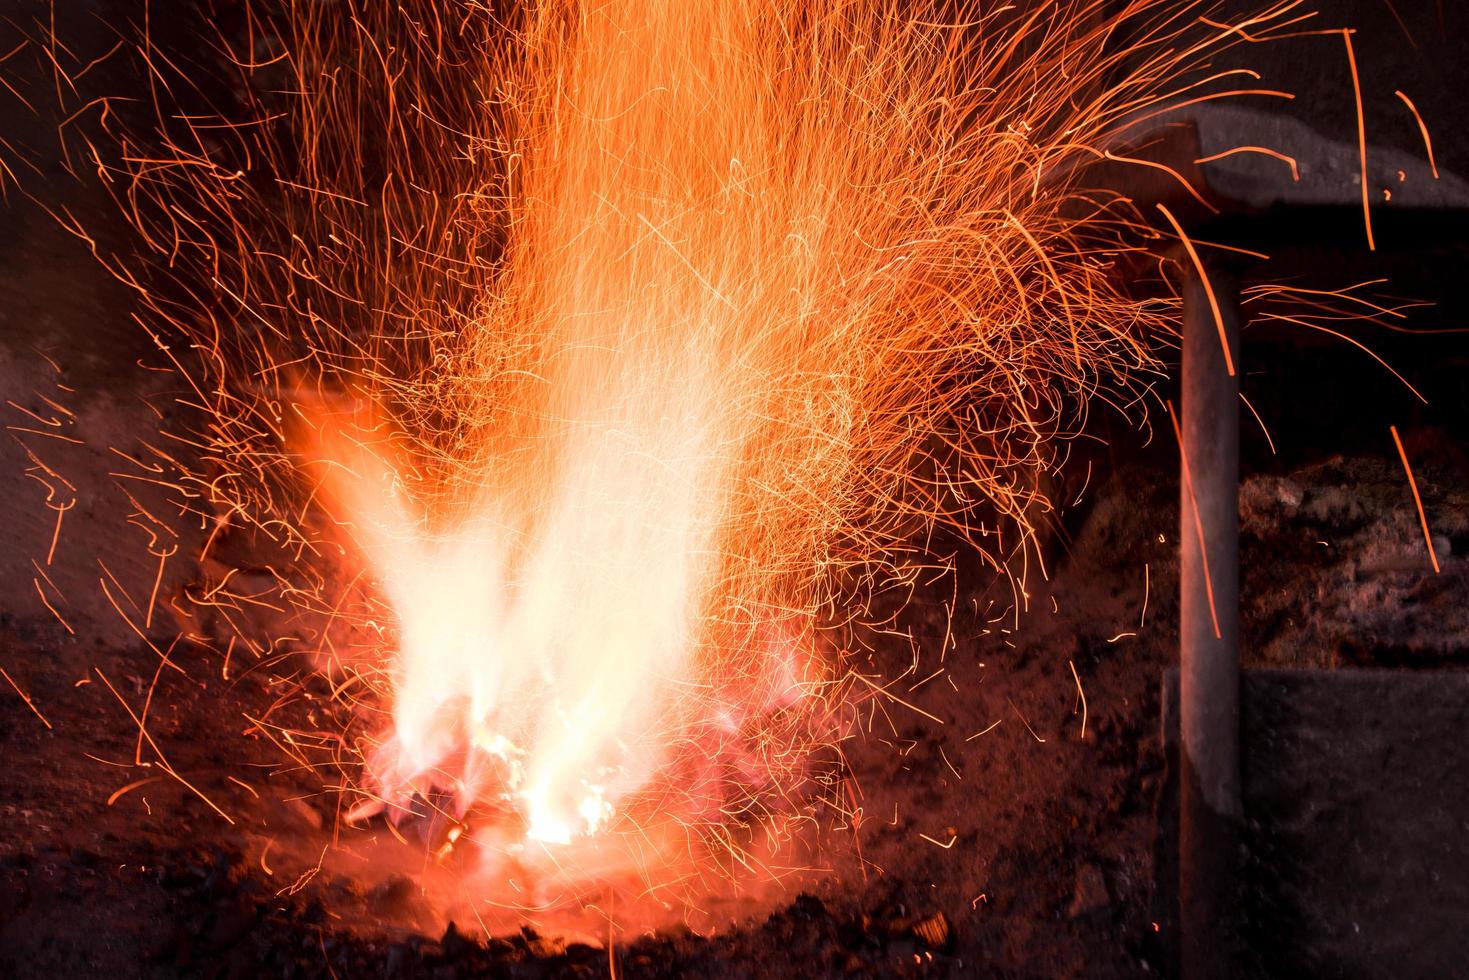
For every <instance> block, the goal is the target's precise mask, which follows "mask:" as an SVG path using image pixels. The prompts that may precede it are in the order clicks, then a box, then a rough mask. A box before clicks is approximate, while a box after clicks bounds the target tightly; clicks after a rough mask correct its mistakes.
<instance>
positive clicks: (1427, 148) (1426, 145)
mask: <svg viewBox="0 0 1469 980" xmlns="http://www.w3.org/2000/svg"><path fill="white" fill-rule="evenodd" d="M1393 94H1394V95H1396V96H1397V97H1398V98H1400V99H1402V100H1403V105H1405V106H1407V107H1408V111H1409V112H1411V113H1412V114H1413V120H1414V121H1415V122H1417V123H1418V132H1419V133H1420V134H1421V135H1422V136H1423V149H1424V152H1426V153H1427V154H1428V168H1429V169H1430V170H1431V171H1433V179H1434V180H1438V164H1437V163H1436V162H1434V159H1433V138H1432V137H1431V136H1429V135H1428V125H1427V124H1426V123H1424V121H1423V117H1422V116H1420V115H1419V114H1418V107H1417V106H1415V105H1414V104H1413V100H1412V99H1410V98H1408V96H1407V95H1405V94H1404V93H1403V92H1402V91H1396V92H1394V93H1393Z"/></svg>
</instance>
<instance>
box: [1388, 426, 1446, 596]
mask: <svg viewBox="0 0 1469 980" xmlns="http://www.w3.org/2000/svg"><path fill="white" fill-rule="evenodd" d="M1388 429H1389V431H1391V432H1392V441H1393V445H1395V446H1397V447H1398V458H1399V459H1401V460H1402V461H1403V472H1404V473H1406V474H1408V489H1409V490H1411V491H1413V505H1414V506H1415V507H1417V508H1418V523H1419V524H1421V525H1422V526H1423V543H1424V544H1425V545H1427V546H1428V560H1429V561H1431V562H1432V563H1433V574H1435V575H1437V574H1438V573H1439V567H1438V553H1437V552H1436V551H1435V550H1434V548H1433V535H1432V534H1430V533H1429V530H1428V514H1427V513H1425V512H1424V510H1423V498H1422V497H1421V496H1419V494H1418V481H1417V480H1415V479H1414V478H1413V467H1412V466H1410V465H1408V452H1407V450H1405V449H1404V448H1403V440H1402V438H1401V437H1400V436H1399V435H1398V427H1397V426H1395V425H1391V426H1388Z"/></svg>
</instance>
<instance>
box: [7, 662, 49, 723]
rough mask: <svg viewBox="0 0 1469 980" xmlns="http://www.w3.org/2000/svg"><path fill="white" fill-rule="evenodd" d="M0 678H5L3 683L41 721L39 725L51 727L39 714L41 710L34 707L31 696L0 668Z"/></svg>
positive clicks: (34, 703)
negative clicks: (18, 696) (9, 687)
mask: <svg viewBox="0 0 1469 980" xmlns="http://www.w3.org/2000/svg"><path fill="white" fill-rule="evenodd" d="M0 677H3V678H5V683H7V684H9V685H10V686H11V688H12V689H13V690H14V691H15V693H16V694H19V695H20V699H21V700H22V701H24V702H25V703H26V707H27V708H30V709H31V713H32V714H34V715H35V716H36V717H37V718H39V719H41V724H43V725H45V726H46V727H47V728H51V727H53V726H52V724H51V722H49V721H47V720H46V716H45V715H43V714H41V709H40V708H38V707H36V702H34V701H32V700H31V696H30V695H29V694H27V693H26V692H25V691H23V690H21V686H20V685H19V684H17V683H16V682H15V678H13V677H11V676H10V675H9V674H8V673H6V671H5V668H4V667H0Z"/></svg>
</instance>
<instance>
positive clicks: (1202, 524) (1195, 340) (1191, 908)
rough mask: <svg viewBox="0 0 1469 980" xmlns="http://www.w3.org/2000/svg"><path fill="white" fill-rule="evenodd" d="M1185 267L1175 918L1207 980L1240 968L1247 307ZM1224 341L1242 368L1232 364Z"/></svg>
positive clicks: (1189, 964) (1191, 960)
mask: <svg viewBox="0 0 1469 980" xmlns="http://www.w3.org/2000/svg"><path fill="white" fill-rule="evenodd" d="M1186 268H1188V273H1187V275H1186V277H1185V279H1184V283H1183V390H1182V401H1183V407H1182V412H1183V417H1182V420H1181V428H1182V432H1183V444H1182V462H1183V467H1184V472H1183V473H1182V474H1181V476H1182V478H1181V479H1180V481H1179V482H1180V484H1181V488H1180V494H1181V498H1182V500H1181V507H1180V516H1181V521H1180V527H1179V650H1180V660H1181V665H1180V677H1179V690H1180V699H1179V700H1180V704H1179V709H1180V711H1179V721H1180V733H1181V736H1182V737H1181V745H1180V748H1181V751H1180V762H1181V770H1182V771H1181V776H1182V778H1181V779H1180V787H1179V788H1180V813H1179V879H1180V880H1179V917H1180V922H1179V926H1180V931H1181V933H1182V935H1181V937H1180V938H1181V940H1182V964H1181V965H1182V968H1183V975H1184V977H1186V978H1187V980H1205V978H1214V977H1220V978H1223V977H1233V976H1236V975H1237V972H1238V970H1239V962H1238V960H1239V946H1240V943H1239V930H1240V925H1241V917H1240V901H1239V898H1240V895H1239V884H1238V872H1239V868H1238V863H1239V862H1238V852H1239V832H1238V831H1239V822H1240V818H1241V816H1242V812H1241V809H1242V808H1241V801H1240V733H1239V686H1240V680H1239V670H1240V667H1239V374H1238V372H1239V320H1240V308H1239V282H1238V280H1237V279H1236V278H1235V277H1234V276H1233V275H1232V274H1231V273H1230V272H1229V271H1228V270H1227V269H1224V268H1221V267H1219V266H1214V265H1210V266H1207V267H1206V271H1207V275H1208V279H1207V282H1206V281H1205V279H1204V277H1202V276H1201V275H1200V274H1199V272H1198V271H1197V270H1196V269H1194V268H1193V267H1192V266H1190V265H1187V264H1186ZM1210 290H1212V293H1213V298H1214V301H1215V302H1212V303H1211V302H1210ZM1216 309H1217V312H1218V316H1217V318H1216V313H1215V311H1216ZM1221 321H1222V323H1221ZM1221 327H1222V331H1221ZM1221 332H1222V334H1223V337H1221ZM1226 343H1227V344H1228V345H1229V349H1230V361H1229V363H1232V364H1233V365H1234V369H1235V374H1234V375H1231V374H1230V373H1229V371H1228V370H1227V369H1226V361H1225V357H1224V345H1225V344H1226Z"/></svg>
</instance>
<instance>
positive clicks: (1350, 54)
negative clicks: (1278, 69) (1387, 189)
mask: <svg viewBox="0 0 1469 980" xmlns="http://www.w3.org/2000/svg"><path fill="white" fill-rule="evenodd" d="M1341 39H1342V43H1344V44H1345V45H1346V46H1347V66H1348V67H1349V68H1350V69H1351V71H1352V97H1353V99H1354V101H1355V103H1356V107H1357V155H1358V157H1359V158H1360V161H1361V186H1362V226H1363V228H1365V229H1366V231H1367V251H1369V252H1375V251H1377V243H1376V242H1375V241H1374V240H1373V238H1372V205H1371V195H1370V194H1369V193H1368V190H1367V123H1366V122H1365V121H1364V119H1363V115H1362V79H1361V78H1360V77H1359V76H1358V75H1357V53H1356V51H1355V50H1353V48H1352V31H1351V29H1350V28H1343V29H1342V32H1341Z"/></svg>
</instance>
